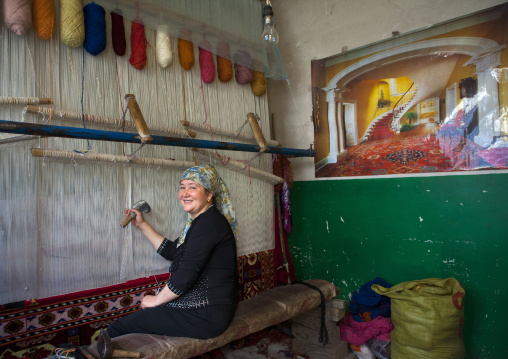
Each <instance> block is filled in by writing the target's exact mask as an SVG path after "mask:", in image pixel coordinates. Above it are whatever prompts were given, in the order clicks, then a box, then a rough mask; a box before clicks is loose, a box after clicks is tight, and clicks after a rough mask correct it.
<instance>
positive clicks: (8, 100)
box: [0, 96, 51, 105]
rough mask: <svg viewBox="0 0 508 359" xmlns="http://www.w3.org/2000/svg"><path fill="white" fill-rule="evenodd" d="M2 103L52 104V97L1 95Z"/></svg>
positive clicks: (0, 100)
mask: <svg viewBox="0 0 508 359" xmlns="http://www.w3.org/2000/svg"><path fill="white" fill-rule="evenodd" d="M0 105H51V99H50V98H39V97H3V96H0Z"/></svg>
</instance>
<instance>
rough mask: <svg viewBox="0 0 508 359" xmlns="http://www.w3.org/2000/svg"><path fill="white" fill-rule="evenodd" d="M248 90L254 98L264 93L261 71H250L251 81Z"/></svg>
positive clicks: (264, 78)
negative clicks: (249, 89)
mask: <svg viewBox="0 0 508 359" xmlns="http://www.w3.org/2000/svg"><path fill="white" fill-rule="evenodd" d="M250 88H251V90H252V93H253V94H254V95H255V96H261V95H264V94H265V93H266V77H265V74H264V73H263V72H261V71H256V70H254V71H252V81H251V82H250Z"/></svg>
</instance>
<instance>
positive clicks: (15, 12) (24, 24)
mask: <svg viewBox="0 0 508 359" xmlns="http://www.w3.org/2000/svg"><path fill="white" fill-rule="evenodd" d="M4 23H5V26H7V28H8V29H9V30H12V31H14V33H16V35H19V36H23V35H25V33H26V32H27V31H28V29H30V26H32V10H31V7H30V0H4Z"/></svg>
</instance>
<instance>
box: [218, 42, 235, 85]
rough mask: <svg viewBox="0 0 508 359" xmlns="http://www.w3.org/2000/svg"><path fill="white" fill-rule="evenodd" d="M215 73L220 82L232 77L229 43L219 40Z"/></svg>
mask: <svg viewBox="0 0 508 359" xmlns="http://www.w3.org/2000/svg"><path fill="white" fill-rule="evenodd" d="M217 74H218V75H219V80H220V81H221V82H228V81H230V80H231V79H232V78H233V63H232V62H231V54H230V52H229V44H228V43H227V42H225V41H219V43H218V44H217Z"/></svg>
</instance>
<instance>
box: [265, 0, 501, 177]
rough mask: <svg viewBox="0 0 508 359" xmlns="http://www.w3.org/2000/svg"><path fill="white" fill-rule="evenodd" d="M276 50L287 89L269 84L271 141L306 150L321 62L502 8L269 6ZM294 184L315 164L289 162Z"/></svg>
mask: <svg viewBox="0 0 508 359" xmlns="http://www.w3.org/2000/svg"><path fill="white" fill-rule="evenodd" d="M271 3H272V6H273V11H274V14H275V15H274V18H275V24H276V25H275V27H276V29H277V32H278V33H279V35H280V41H279V48H280V52H281V55H282V59H283V61H284V64H285V66H286V71H287V74H288V80H289V83H290V85H289V86H288V84H287V83H286V82H284V81H274V80H269V83H268V103H269V108H270V112H271V113H273V114H274V130H275V134H274V135H275V138H276V139H277V140H278V141H279V142H280V143H281V144H282V145H283V146H284V147H293V148H308V147H309V146H310V144H311V143H313V142H314V132H313V125H312V122H311V114H312V98H311V73H310V70H311V66H310V62H311V60H313V59H322V58H325V57H328V56H332V55H335V54H338V53H340V52H341V49H342V47H344V46H347V47H348V49H349V50H351V49H354V48H356V47H359V46H363V45H367V44H370V43H372V42H376V41H379V40H382V39H385V38H388V37H391V36H392V31H399V32H400V33H401V34H403V33H405V32H408V31H412V30H416V29H420V28H422V27H425V26H428V25H432V24H435V23H439V22H443V21H446V20H449V19H453V18H455V17H459V16H463V15H467V14H470V13H472V12H475V11H480V10H483V9H486V8H489V7H492V6H495V5H499V4H502V3H504V1H500V0H482V1H478V0H462V1H459V0H390V1H386V0H383V1H381V0H271ZM291 163H292V166H293V171H294V175H295V180H297V181H304V180H312V179H314V178H315V177H314V160H313V158H301V159H292V160H291Z"/></svg>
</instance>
